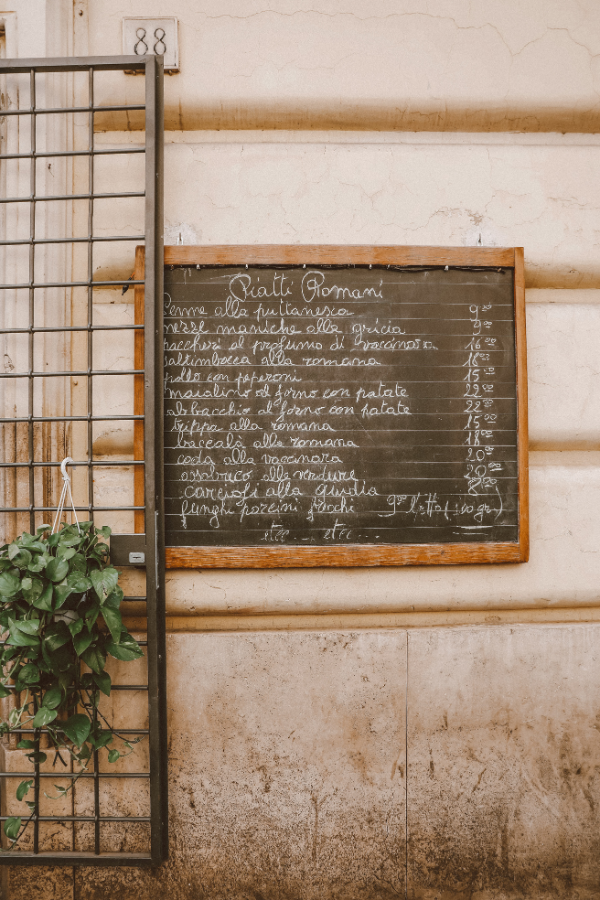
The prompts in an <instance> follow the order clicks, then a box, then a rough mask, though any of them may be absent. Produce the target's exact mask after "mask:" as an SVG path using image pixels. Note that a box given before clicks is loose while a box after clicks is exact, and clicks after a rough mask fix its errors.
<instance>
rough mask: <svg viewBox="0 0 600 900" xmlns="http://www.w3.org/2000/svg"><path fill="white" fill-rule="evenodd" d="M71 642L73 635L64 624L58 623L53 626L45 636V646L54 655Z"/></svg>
mask: <svg viewBox="0 0 600 900" xmlns="http://www.w3.org/2000/svg"><path fill="white" fill-rule="evenodd" d="M70 640H71V634H70V632H69V629H68V628H67V626H66V625H65V623H64V622H56V623H55V624H54V625H51V626H50V627H49V628H48V629H47V630H46V634H45V636H44V645H45V646H46V648H47V649H48V650H49V651H50V653H53V652H54V651H55V650H58V648H59V647H62V646H63V645H64V644H66V643H67V642H68V641H70Z"/></svg>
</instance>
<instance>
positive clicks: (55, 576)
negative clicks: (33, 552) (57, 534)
mask: <svg viewBox="0 0 600 900" xmlns="http://www.w3.org/2000/svg"><path fill="white" fill-rule="evenodd" d="M68 574H69V563H68V562H66V561H65V560H64V559H60V558H59V557H57V558H56V559H51V560H50V562H49V563H48V565H47V566H46V575H47V576H48V578H49V579H50V581H55V582H56V581H62V580H63V578H66V576H67V575H68Z"/></svg>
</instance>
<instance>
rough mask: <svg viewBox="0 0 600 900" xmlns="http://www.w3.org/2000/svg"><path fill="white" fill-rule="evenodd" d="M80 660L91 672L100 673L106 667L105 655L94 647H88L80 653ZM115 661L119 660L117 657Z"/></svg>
mask: <svg viewBox="0 0 600 900" xmlns="http://www.w3.org/2000/svg"><path fill="white" fill-rule="evenodd" d="M81 658H82V660H83V661H84V663H86V664H87V665H88V666H89V667H90V669H91V670H92V672H97V673H100V672H102V670H103V669H104V666H105V665H106V653H104V651H103V650H101V649H100V648H99V647H96V646H94V647H90V648H89V649H88V650H86V651H85V652H84V653H82V654H81ZM117 659H119V657H117Z"/></svg>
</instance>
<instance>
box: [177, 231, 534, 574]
mask: <svg viewBox="0 0 600 900" xmlns="http://www.w3.org/2000/svg"><path fill="white" fill-rule="evenodd" d="M516 256H517V265H516V264H515V260H516ZM165 262H166V268H165V303H164V443H165V452H164V465H165V470H164V471H165V516H166V543H167V546H168V547H169V551H168V553H169V563H170V564H171V565H199V566H207V565H212V566H224V565H229V566H231V565H238V566H244V565H254V566H257V565H264V566H272V565H279V566H282V565H289V566H297V565H352V564H355V565H369V564H375V565H381V564H392V565H394V564H404V563H428V562H438V563H440V562H441V563H456V562H463V563H464V562H469V561H472V562H485V561H494V562H498V561H512V562H515V561H522V560H523V559H524V558H526V555H527V551H526V545H527V537H526V530H527V525H526V516H524V515H523V513H524V508H525V507H526V493H525V486H526V465H525V466H524V454H523V439H524V431H525V429H526V419H525V408H524V397H525V393H524V376H525V372H524V361H525V357H524V328H523V309H522V302H523V301H522V296H521V295H522V293H523V292H522V290H519V288H520V287H522V271H519V266H518V254H517V255H516V254H515V251H514V250H489V249H487V250H483V251H481V250H478V249H473V250H464V249H458V248H457V249H456V250H441V249H438V248H412V250H410V251H409V250H408V248H349V247H345V248H343V247H340V248H302V247H294V248H289V247H269V248H247V247H246V248H208V247H207V248H190V247H186V248H183V247H181V248H168V250H167V255H166V260H165ZM519 281H520V282H521V284H519Z"/></svg>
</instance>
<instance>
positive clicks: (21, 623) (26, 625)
mask: <svg viewBox="0 0 600 900" xmlns="http://www.w3.org/2000/svg"><path fill="white" fill-rule="evenodd" d="M11 621H12V620H11ZM12 624H13V625H14V626H15V628H18V629H19V631H22V632H23V634H37V633H38V631H39V630H40V620H39V619H16V620H14V621H12Z"/></svg>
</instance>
